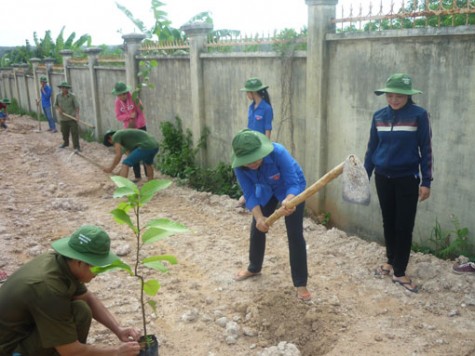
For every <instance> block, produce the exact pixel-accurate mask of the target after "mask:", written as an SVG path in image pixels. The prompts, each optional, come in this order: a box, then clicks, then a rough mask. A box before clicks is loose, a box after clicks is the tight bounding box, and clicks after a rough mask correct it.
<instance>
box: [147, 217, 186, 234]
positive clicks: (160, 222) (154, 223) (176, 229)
mask: <svg viewBox="0 0 475 356" xmlns="http://www.w3.org/2000/svg"><path fill="white" fill-rule="evenodd" d="M147 227H150V228H151V227H154V228H159V229H162V230H166V231H170V232H173V233H180V232H187V231H189V230H188V228H187V227H186V226H185V225H183V224H180V223H177V222H174V221H173V220H170V219H167V218H160V219H154V220H150V221H149V222H148V223H147Z"/></svg>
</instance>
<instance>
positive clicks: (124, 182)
mask: <svg viewBox="0 0 475 356" xmlns="http://www.w3.org/2000/svg"><path fill="white" fill-rule="evenodd" d="M111 179H112V181H113V182H114V183H115V185H116V186H117V187H119V188H122V187H127V188H129V189H131V190H133V191H135V192H136V193H137V194H138V193H139V189H138V188H137V186H136V185H135V184H134V182H132V181H131V180H129V179H127V178H124V177H121V176H112V177H111Z"/></svg>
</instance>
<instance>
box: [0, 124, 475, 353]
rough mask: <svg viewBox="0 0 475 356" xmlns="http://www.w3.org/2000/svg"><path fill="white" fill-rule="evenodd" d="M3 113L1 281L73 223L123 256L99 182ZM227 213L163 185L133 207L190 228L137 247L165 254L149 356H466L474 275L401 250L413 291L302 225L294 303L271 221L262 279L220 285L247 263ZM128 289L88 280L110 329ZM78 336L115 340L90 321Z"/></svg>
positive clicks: (474, 348) (242, 219) (472, 340)
mask: <svg viewBox="0 0 475 356" xmlns="http://www.w3.org/2000/svg"><path fill="white" fill-rule="evenodd" d="M11 118H12V119H11V120H10V121H9V123H8V124H9V128H8V130H5V131H2V132H0V147H1V152H2V153H1V162H2V170H1V173H0V178H1V185H0V193H1V199H2V203H1V208H0V209H1V217H2V219H1V220H0V241H1V243H2V248H1V252H0V268H2V269H4V270H6V271H7V272H8V273H10V274H11V273H12V272H13V271H14V270H15V269H16V268H18V267H19V266H21V265H22V264H23V263H25V262H26V261H28V260H29V259H31V258H32V257H34V256H36V255H38V254H40V253H43V252H46V251H48V250H49V246H50V244H51V242H52V241H53V240H56V239H58V238H61V237H64V236H67V235H69V234H70V233H71V232H72V231H74V230H75V229H77V228H78V227H79V226H81V225H82V224H96V225H99V226H102V227H103V228H104V229H105V230H106V231H108V232H109V234H110V236H111V238H112V247H113V250H114V251H116V252H118V253H119V254H121V255H122V258H123V259H124V260H125V261H127V262H129V259H130V256H131V255H132V253H133V238H132V236H131V235H130V233H129V231H128V230H127V228H126V227H124V226H119V225H117V224H116V223H115V222H114V221H113V219H112V216H111V214H110V211H111V210H112V209H113V208H115V206H116V204H117V202H118V201H117V200H116V199H113V198H112V193H113V191H114V189H115V185H114V184H113V183H112V181H111V180H110V178H109V176H108V175H106V174H104V173H103V172H102V171H101V170H99V169H98V168H97V167H96V166H94V165H93V164H91V163H90V162H88V161H87V160H85V159H83V158H82V157H80V156H77V155H73V156H71V153H72V149H71V148H69V149H59V148H58V145H59V144H60V143H61V136H60V134H59V133H57V134H51V133H49V132H46V131H44V130H45V127H46V124H45V123H43V124H42V126H43V131H41V132H39V130H38V124H37V123H36V122H35V121H33V120H32V119H31V118H30V117H26V116H25V117H18V116H14V115H11ZM81 145H82V150H83V154H84V155H86V156H89V157H91V158H94V159H95V160H96V161H97V162H98V163H100V164H102V165H105V164H108V163H109V162H110V160H111V159H112V156H113V154H112V152H111V151H109V149H108V148H106V147H104V146H102V145H100V144H99V143H88V142H81ZM157 177H158V178H166V177H161V176H160V174H159V173H158V172H157ZM235 205H236V201H235V200H232V199H230V198H228V197H225V196H216V195H212V194H209V193H201V192H196V191H193V190H191V189H188V188H185V187H181V186H178V185H176V184H173V185H172V186H171V187H170V188H168V189H166V190H165V191H163V192H160V193H159V194H158V195H157V197H156V198H155V199H154V200H153V201H152V202H151V203H150V204H149V205H148V206H147V207H145V208H144V209H143V213H144V217H143V219H144V220H143V221H146V220H148V219H150V218H155V217H167V218H171V219H173V220H175V221H179V222H181V223H183V224H185V225H186V226H187V227H188V228H189V229H190V231H189V233H185V234H180V235H176V236H174V237H171V238H169V239H168V240H166V241H163V242H160V243H158V244H156V245H154V246H150V247H148V248H149V249H153V251H152V250H147V251H146V253H147V255H150V254H161V253H166V254H173V255H175V256H176V257H177V258H178V260H179V264H177V265H173V266H170V271H169V273H167V274H160V275H158V276H157V277H158V279H159V280H160V283H161V285H162V288H161V290H160V292H159V295H158V296H157V298H156V301H157V302H158V310H157V313H156V314H154V313H152V312H150V313H149V315H150V317H149V318H150V326H149V328H150V329H151V331H152V332H154V333H155V334H156V335H157V337H158V338H159V340H160V342H161V347H160V355H165V356H168V355H179V356H188V355H190V356H191V355H193V356H201V355H204V356H212V355H216V356H218V355H261V356H262V355H287V356H290V355H300V354H301V355H312V356H314V355H315V356H316V355H380V354H381V355H475V288H474V286H475V278H474V277H473V276H465V275H462V276H460V275H455V274H453V273H452V272H451V265H452V262H447V261H441V260H438V259H436V258H434V257H433V256H430V255H422V254H413V255H412V257H411V261H410V265H409V270H408V273H409V274H410V275H411V276H412V277H413V278H414V280H415V281H416V282H417V283H418V284H419V285H420V286H421V290H420V292H419V293H418V294H413V293H410V292H408V291H405V290H404V289H403V288H402V287H400V286H397V285H395V284H393V283H392V282H391V280H390V279H389V278H388V277H386V278H384V279H377V278H375V277H374V276H373V270H374V268H375V267H377V266H378V265H379V264H380V263H381V262H383V261H384V248H383V247H382V246H381V245H378V244H377V243H374V242H367V241H364V240H362V239H361V238H359V237H358V236H348V235H347V234H346V233H345V232H343V231H340V230H338V229H330V230H327V229H326V228H325V227H323V226H321V225H318V224H316V223H314V222H313V221H312V220H310V219H306V220H305V238H306V241H307V247H308V260H309V272H310V278H309V284H308V287H309V289H310V290H311V292H312V294H313V296H314V298H313V301H312V302H311V303H304V302H299V301H298V300H297V299H296V296H295V290H294V288H293V287H292V284H291V280H290V274H289V263H288V250H287V242H286V235H285V228H284V225H283V222H282V220H280V221H278V222H277V223H276V224H275V225H274V226H273V227H272V229H271V232H270V233H269V234H268V242H267V253H266V260H265V263H264V269H263V271H262V275H261V276H259V277H257V278H255V279H251V280H247V281H242V282H234V281H233V279H232V276H233V275H234V273H235V272H236V271H237V270H238V269H240V268H242V267H245V266H246V265H247V251H248V233H249V224H250V220H251V216H250V214H249V213H248V212H245V211H243V210H242V209H238V208H235ZM137 287H138V286H137V283H136V282H135V280H133V279H130V277H127V276H126V275H125V273H123V272H120V271H117V272H111V273H106V274H103V275H101V276H99V277H97V278H96V279H95V280H94V281H92V282H91V283H90V284H89V288H90V289H91V290H92V291H94V292H96V293H97V294H98V295H99V296H100V297H101V298H102V300H103V301H104V303H105V304H106V305H107V306H108V307H109V308H111V310H112V311H113V312H114V313H115V314H116V315H117V317H118V319H119V320H120V321H121V322H122V324H123V325H131V326H135V327H137V328H139V329H140V328H141V316H140V312H139V304H138V302H137V296H138V288H137ZM89 342H91V343H92V342H94V343H103V344H116V343H117V342H118V341H117V339H116V338H115V336H114V335H111V333H110V332H109V331H108V330H106V329H105V328H104V327H102V326H101V325H100V324H97V323H94V324H93V328H92V330H91V334H90V337H89Z"/></svg>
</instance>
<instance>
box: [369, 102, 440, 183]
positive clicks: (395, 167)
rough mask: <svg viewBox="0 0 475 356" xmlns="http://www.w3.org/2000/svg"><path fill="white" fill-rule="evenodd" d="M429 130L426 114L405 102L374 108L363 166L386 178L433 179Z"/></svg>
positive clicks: (430, 134) (429, 180)
mask: <svg viewBox="0 0 475 356" xmlns="http://www.w3.org/2000/svg"><path fill="white" fill-rule="evenodd" d="M431 141H432V132H431V128H430V123H429V114H428V113H427V111H426V110H424V109H423V108H421V107H420V106H417V105H414V104H413V103H408V104H407V105H405V106H404V107H403V108H401V109H399V110H393V109H392V108H391V107H390V106H389V105H388V106H387V107H385V108H383V109H380V110H378V111H376V112H375V113H374V115H373V121H372V123H371V131H370V137H369V142H368V148H367V151H366V155H365V163H364V165H365V168H366V171H367V172H368V177H370V178H371V174H372V172H373V170H374V171H375V172H376V173H377V174H380V175H383V176H385V177H388V178H399V177H407V176H416V177H421V181H422V182H421V185H422V186H424V187H428V188H430V184H431V181H432V163H433V158H432V143H431Z"/></svg>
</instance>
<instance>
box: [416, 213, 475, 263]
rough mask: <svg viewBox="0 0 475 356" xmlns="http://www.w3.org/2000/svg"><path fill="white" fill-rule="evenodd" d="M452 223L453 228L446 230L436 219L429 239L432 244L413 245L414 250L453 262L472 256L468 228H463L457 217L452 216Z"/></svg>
mask: <svg viewBox="0 0 475 356" xmlns="http://www.w3.org/2000/svg"><path fill="white" fill-rule="evenodd" d="M450 222H451V224H452V226H453V228H452V229H451V230H444V229H443V228H442V226H441V225H440V223H439V221H438V219H437V218H436V219H435V225H434V227H433V228H432V231H431V234H430V238H429V239H428V241H429V243H430V244H429V245H418V244H413V248H412V249H413V250H415V251H417V252H423V253H429V254H432V255H434V256H437V257H438V258H441V259H444V260H453V259H455V258H457V257H458V256H460V255H464V256H470V255H471V254H472V253H471V251H472V245H471V244H470V239H469V230H468V228H466V227H461V225H460V222H459V220H458V218H457V217H456V216H455V215H451V216H450ZM472 258H473V256H472Z"/></svg>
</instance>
